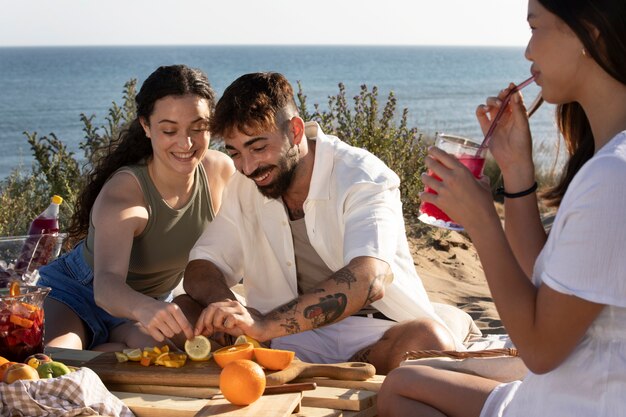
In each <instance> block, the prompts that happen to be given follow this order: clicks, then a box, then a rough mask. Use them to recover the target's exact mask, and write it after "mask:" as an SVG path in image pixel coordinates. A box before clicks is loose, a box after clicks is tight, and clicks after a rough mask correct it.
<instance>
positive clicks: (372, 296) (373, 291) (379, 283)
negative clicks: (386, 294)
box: [363, 274, 389, 307]
mask: <svg viewBox="0 0 626 417" xmlns="http://www.w3.org/2000/svg"><path fill="white" fill-rule="evenodd" d="M388 275H389V274H378V275H376V276H375V277H374V279H373V280H372V282H371V284H370V287H369V288H368V289H367V297H366V298H365V303H364V304H363V307H366V306H368V305H370V304H372V303H373V302H374V301H376V300H378V299H379V298H380V293H381V292H382V289H383V286H384V285H385V281H386V279H387V277H388Z"/></svg>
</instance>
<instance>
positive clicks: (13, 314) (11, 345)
mask: <svg viewBox="0 0 626 417" xmlns="http://www.w3.org/2000/svg"><path fill="white" fill-rule="evenodd" d="M48 292H50V288H48V287H41V286H35V285H20V284H19V282H16V281H14V282H13V283H12V285H10V286H9V287H7V288H0V356H3V357H5V358H6V359H8V360H10V361H13V362H23V361H24V359H26V358H27V357H29V356H30V355H33V354H35V353H43V350H44V344H43V343H44V340H43V337H44V334H43V327H44V313H43V301H44V299H45V298H46V296H47V295H48Z"/></svg>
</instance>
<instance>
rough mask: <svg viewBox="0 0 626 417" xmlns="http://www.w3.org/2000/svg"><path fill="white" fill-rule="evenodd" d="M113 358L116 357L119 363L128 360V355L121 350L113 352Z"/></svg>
mask: <svg viewBox="0 0 626 417" xmlns="http://www.w3.org/2000/svg"><path fill="white" fill-rule="evenodd" d="M115 359H117V361H118V362H120V363H122V362H128V355H126V354H125V353H122V352H115Z"/></svg>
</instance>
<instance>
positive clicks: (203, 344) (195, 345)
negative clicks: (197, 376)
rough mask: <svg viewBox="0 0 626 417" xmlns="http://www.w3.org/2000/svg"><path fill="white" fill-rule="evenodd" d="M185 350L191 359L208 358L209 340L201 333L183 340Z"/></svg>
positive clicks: (209, 351)
mask: <svg viewBox="0 0 626 417" xmlns="http://www.w3.org/2000/svg"><path fill="white" fill-rule="evenodd" d="M185 352H186V353H187V356H189V359H191V360H192V361H206V360H209V357H210V354H211V342H210V341H209V339H207V338H206V337H204V336H202V335H200V336H196V337H194V338H193V339H189V340H187V341H186V342H185Z"/></svg>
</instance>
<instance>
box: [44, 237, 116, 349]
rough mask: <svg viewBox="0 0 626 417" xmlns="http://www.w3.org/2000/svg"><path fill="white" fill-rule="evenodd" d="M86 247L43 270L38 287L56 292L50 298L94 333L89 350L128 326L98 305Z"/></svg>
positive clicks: (55, 261) (70, 253)
mask: <svg viewBox="0 0 626 417" xmlns="http://www.w3.org/2000/svg"><path fill="white" fill-rule="evenodd" d="M83 245H84V244H83V243H82V242H81V243H79V244H78V245H77V246H76V247H75V248H74V249H73V250H72V251H71V252H69V253H66V254H65V255H63V256H61V257H60V258H58V259H56V260H54V261H53V262H51V263H50V264H48V265H46V266H44V267H42V268H41V269H40V270H39V275H40V278H39V281H38V283H37V285H43V286H46V287H50V288H52V291H50V294H49V295H48V297H50V298H52V299H54V300H57V301H60V302H61V303H63V304H65V305H66V306H68V307H69V308H71V309H72V310H73V311H74V313H76V315H77V316H78V317H80V318H81V319H82V320H83V322H84V323H85V324H86V325H87V327H88V328H89V330H91V336H92V337H91V342H90V343H89V346H87V347H86V349H91V348H93V347H94V346H97V345H101V344H102V343H106V342H107V341H108V340H109V335H110V331H111V329H113V328H114V327H116V326H119V325H120V324H122V323H125V322H127V321H128V320H127V319H120V318H117V317H113V316H112V315H110V314H109V313H107V312H106V311H104V310H103V309H102V308H100V307H98V306H97V305H96V300H95V299H94V295H93V271H92V270H91V268H90V267H89V265H87V263H86V262H85V260H84V258H83Z"/></svg>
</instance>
